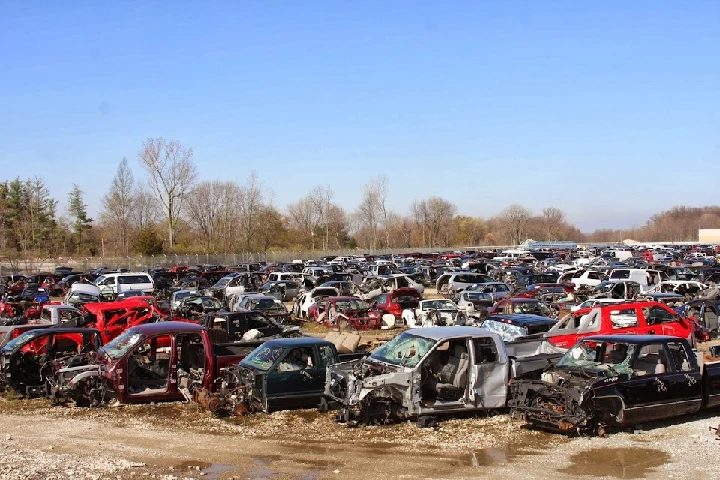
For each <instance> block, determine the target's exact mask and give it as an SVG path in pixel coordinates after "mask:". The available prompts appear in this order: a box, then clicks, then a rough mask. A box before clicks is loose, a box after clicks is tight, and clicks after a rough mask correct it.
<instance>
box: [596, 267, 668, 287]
mask: <svg viewBox="0 0 720 480" xmlns="http://www.w3.org/2000/svg"><path fill="white" fill-rule="evenodd" d="M608 280H609V281H611V282H619V281H621V280H629V281H631V282H637V283H639V284H640V288H641V290H642V291H647V290H648V288H649V287H650V286H652V285H655V284H657V283H659V282H660V280H661V276H660V272H657V271H654V270H652V271H648V270H643V269H640V268H615V269H613V270H611V271H610V277H609V279H608Z"/></svg>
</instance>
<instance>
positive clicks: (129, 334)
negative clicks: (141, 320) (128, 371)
mask: <svg viewBox="0 0 720 480" xmlns="http://www.w3.org/2000/svg"><path fill="white" fill-rule="evenodd" d="M142 338H143V336H142V335H141V334H139V333H134V332H133V331H132V330H127V331H125V333H123V334H122V335H120V336H119V337H117V338H116V339H114V340H113V341H112V342H110V343H108V344H107V345H105V346H104V347H103V348H102V350H103V351H104V352H105V354H106V355H107V356H108V357H110V358H111V359H113V360H118V359H120V358H122V357H123V356H124V355H125V354H126V353H128V352H129V351H130V350H132V348H133V347H134V346H135V345H137V344H138V343H139V342H140V340H141V339H142Z"/></svg>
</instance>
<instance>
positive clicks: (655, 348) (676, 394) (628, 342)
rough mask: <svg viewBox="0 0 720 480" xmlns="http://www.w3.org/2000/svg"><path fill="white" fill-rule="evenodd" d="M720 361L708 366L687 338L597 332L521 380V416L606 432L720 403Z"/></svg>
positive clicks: (517, 403)
mask: <svg viewBox="0 0 720 480" xmlns="http://www.w3.org/2000/svg"><path fill="white" fill-rule="evenodd" d="M718 361H720V359H716V358H715V359H713V358H710V359H709V361H706V362H705V363H704V365H703V366H702V367H701V366H699V364H698V359H697V358H696V356H695V354H694V353H693V350H692V348H691V346H690V343H689V342H688V341H687V339H685V338H678V337H672V336H664V335H611V336H592V337H587V338H584V339H582V340H580V341H579V342H578V343H577V344H575V346H573V347H572V348H571V349H570V350H569V351H568V352H567V353H566V354H565V355H564V356H563V357H562V358H561V359H560V360H559V361H558V362H557V364H556V365H555V366H554V367H552V368H550V369H548V370H547V371H545V372H544V373H543V374H542V377H541V379H540V380H527V379H526V380H513V381H512V382H511V384H510V392H511V393H510V399H509V401H508V406H509V407H510V408H511V410H512V414H513V416H514V417H515V418H522V419H523V420H524V421H526V422H528V423H530V424H533V425H535V426H538V427H541V428H546V429H551V430H554V431H561V432H581V433H582V432H589V433H593V432H594V433H597V434H599V435H605V434H606V433H607V429H608V427H625V426H630V425H636V424H639V423H643V422H648V421H652V420H660V419H663V418H670V417H676V416H680V415H684V414H687V413H694V412H697V411H699V410H700V409H701V408H702V407H703V405H705V406H707V407H713V406H716V405H718V404H720V363H718Z"/></svg>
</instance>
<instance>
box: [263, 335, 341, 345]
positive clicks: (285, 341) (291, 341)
mask: <svg viewBox="0 0 720 480" xmlns="http://www.w3.org/2000/svg"><path fill="white" fill-rule="evenodd" d="M304 345H333V343H332V342H329V341H327V340H324V339H322V338H317V337H294V338H275V339H272V340H268V341H266V342H265V343H263V346H264V347H273V346H278V347H286V346H287V347H294V346H304Z"/></svg>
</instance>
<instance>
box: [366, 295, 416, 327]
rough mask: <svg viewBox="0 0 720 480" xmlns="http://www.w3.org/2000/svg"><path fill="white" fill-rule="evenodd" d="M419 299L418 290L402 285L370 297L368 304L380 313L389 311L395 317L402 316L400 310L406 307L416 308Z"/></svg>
mask: <svg viewBox="0 0 720 480" xmlns="http://www.w3.org/2000/svg"><path fill="white" fill-rule="evenodd" d="M420 300H422V296H421V295H420V292H418V291H417V290H415V289H414V288H410V287H403V288H396V289H395V290H393V291H392V292H387V293H382V294H380V295H378V296H377V297H375V298H373V299H372V301H371V302H370V305H371V307H372V308H373V309H374V310H377V311H378V312H380V313H381V314H386V313H390V314H392V315H395V318H396V319H397V318H401V317H402V311H403V310H405V309H406V308H417V307H418V305H419V304H420Z"/></svg>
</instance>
